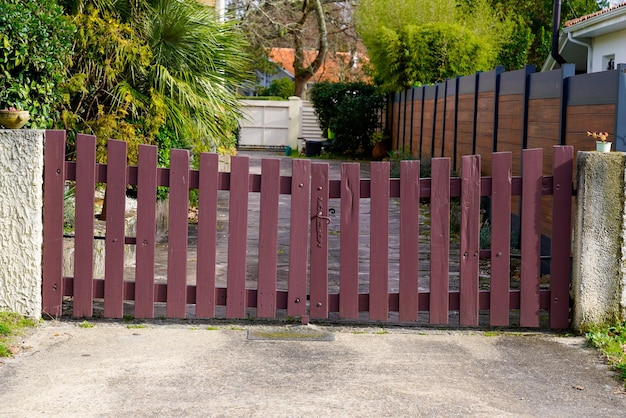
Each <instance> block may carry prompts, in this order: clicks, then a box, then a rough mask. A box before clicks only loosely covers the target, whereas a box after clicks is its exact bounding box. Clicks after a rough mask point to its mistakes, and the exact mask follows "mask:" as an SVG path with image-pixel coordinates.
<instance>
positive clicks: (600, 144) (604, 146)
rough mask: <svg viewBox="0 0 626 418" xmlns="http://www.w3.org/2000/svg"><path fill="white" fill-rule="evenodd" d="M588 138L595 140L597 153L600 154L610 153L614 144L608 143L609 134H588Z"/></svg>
mask: <svg viewBox="0 0 626 418" xmlns="http://www.w3.org/2000/svg"><path fill="white" fill-rule="evenodd" d="M587 136H590V137H592V138H595V140H596V151H598V152H610V151H611V144H612V142H609V141H607V139H608V138H609V133H608V132H587Z"/></svg>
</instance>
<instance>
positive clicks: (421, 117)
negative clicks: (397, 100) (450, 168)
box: [419, 86, 426, 159]
mask: <svg viewBox="0 0 626 418" xmlns="http://www.w3.org/2000/svg"><path fill="white" fill-rule="evenodd" d="M421 90H422V106H421V114H420V141H419V144H420V150H419V158H420V159H421V158H422V141H423V140H424V98H425V93H426V87H424V86H422V87H421Z"/></svg>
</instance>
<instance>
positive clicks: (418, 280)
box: [43, 131, 573, 329]
mask: <svg viewBox="0 0 626 418" xmlns="http://www.w3.org/2000/svg"><path fill="white" fill-rule="evenodd" d="M76 142H77V152H76V161H75V162H74V161H65V156H64V151H65V132H63V131H48V132H47V135H46V153H45V195H44V206H45V207H44V260H43V261H44V271H43V311H44V312H45V313H47V314H48V315H51V316H54V317H56V316H60V315H62V313H63V303H64V301H65V302H71V303H68V306H71V309H72V312H71V315H73V316H75V317H91V316H93V315H94V304H100V303H102V305H103V315H104V316H105V317H111V318H120V317H122V316H123V315H124V314H125V313H126V314H129V315H132V316H134V317H135V318H152V317H154V316H155V309H156V308H155V306H157V305H158V304H161V305H162V304H165V307H166V308H165V316H167V317H171V318H184V317H192V316H193V317H196V318H214V317H226V318H246V317H247V316H249V315H253V316H256V317H259V318H275V317H281V316H283V317H284V316H285V315H287V316H291V317H303V316H310V317H311V318H312V319H328V318H331V319H349V320H372V321H396V322H401V323H418V324H419V323H424V324H425V323H430V324H437V325H446V324H453V325H454V324H458V325H461V326H478V325H491V326H521V327H539V326H549V327H550V328H561V329H562V328H567V327H568V326H569V283H570V229H571V201H572V167H573V150H572V148H571V147H555V148H554V152H553V173H552V175H550V176H543V175H542V162H543V153H542V150H541V149H532V150H524V152H523V173H524V175H523V178H522V177H512V176H511V165H512V162H511V154H510V153H495V154H493V167H492V173H493V175H492V177H481V176H480V173H481V166H480V164H481V160H480V157H479V156H475V155H474V156H465V157H463V159H462V172H461V177H458V178H451V177H450V161H449V159H447V158H435V159H433V160H432V175H431V178H420V176H419V172H420V163H419V162H418V161H403V162H401V163H400V177H399V178H390V164H389V163H386V162H373V163H371V167H370V173H371V178H369V179H363V178H361V177H360V170H359V167H360V166H359V164H357V163H344V164H342V166H341V178H340V179H330V178H329V166H328V164H327V163H311V161H308V160H299V159H294V160H293V162H292V173H291V176H281V174H280V161H279V160H278V159H264V160H263V161H262V169H261V174H251V172H250V168H249V162H250V160H249V158H248V157H245V156H239V157H233V158H232V165H231V172H230V173H225V172H220V171H218V156H217V155H215V154H202V155H201V156H200V163H199V170H190V169H189V154H188V151H185V150H172V152H171V166H170V168H169V169H165V168H157V154H156V148H155V147H154V146H148V145H141V146H140V148H139V162H138V166H137V167H131V166H127V164H126V161H127V157H126V143H124V142H121V141H114V140H111V141H110V142H109V145H108V164H107V165H101V164H96V163H95V147H96V144H95V138H94V137H92V136H88V135H78V137H77V141H76ZM67 181H75V186H76V189H75V190H76V192H75V202H76V203H75V206H76V216H75V233H74V238H73V239H74V245H75V257H74V275H73V276H74V277H64V276H63V266H62V264H63V244H64V230H63V206H64V191H65V185H66V182H67ZM96 183H106V188H107V191H106V199H107V221H106V235H105V237H104V238H105V243H106V244H105V246H106V251H105V274H104V278H94V274H93V257H94V249H93V248H94V246H93V243H94V190H95V188H96ZM127 185H132V186H137V227H136V236H134V237H131V236H126V233H125V228H124V208H125V192H126V189H127ZM157 186H166V187H169V196H170V198H169V234H168V243H167V280H166V281H164V282H162V281H157V280H155V273H154V269H155V267H154V262H155V261H154V260H155V252H156V247H157V244H156V242H155V241H156V240H155V233H154V231H155V201H156V188H157ZM190 189H198V191H199V192H198V193H199V199H198V200H199V204H198V224H197V244H196V248H195V250H196V251H197V263H196V264H195V266H193V267H194V269H195V274H192V276H193V279H192V280H190V279H189V277H190V274H189V271H188V270H189V267H188V265H189V262H188V257H189V256H188V254H189V250H190V248H188V247H189V246H190V244H189V242H190V241H189V237H188V211H189V208H188V203H187V202H188V196H189V191H190ZM223 193H227V194H228V196H227V199H228V213H227V217H228V233H227V236H228V239H227V251H228V254H227V272H226V277H225V284H222V285H220V283H219V280H222V279H219V277H218V274H217V272H216V260H217V256H218V255H219V252H218V250H217V249H218V248H219V245H218V243H219V242H221V241H220V240H221V238H220V237H218V233H217V232H218V229H219V225H218V224H219V222H218V217H220V216H221V215H220V212H219V209H218V207H219V205H218V200H219V199H220V198H221V197H220V196H222V194H223ZM251 196H252V197H254V196H260V197H258V199H259V211H258V212H259V213H258V224H254V225H249V222H248V217H249V215H254V216H256V215H257V214H256V213H249V200H250V199H252V197H251ZM515 196H519V200H520V202H521V203H520V205H519V207H520V209H521V213H520V215H521V216H520V217H521V228H520V230H521V245H520V247H521V248H520V251H519V254H520V255H519V257H520V258H521V268H520V272H519V277H515V278H513V279H512V275H511V261H510V260H511V256H512V254H511V246H510V242H511V230H512V228H511V216H510V214H511V212H512V205H511V202H512V199H515ZM484 197H490V201H491V203H490V205H491V217H490V226H491V234H490V244H491V245H490V247H491V248H480V240H479V237H480V235H481V222H482V226H483V229H484V226H485V225H484V219H483V218H484V217H482V216H481V198H484ZM546 198H550V201H551V205H550V207H551V209H550V210H551V211H552V213H553V216H552V219H553V220H554V221H553V222H552V225H551V229H552V230H551V234H550V235H551V237H552V239H551V251H550V255H551V256H550V261H549V264H550V267H549V271H550V272H549V275H544V276H542V274H541V258H542V257H541V248H540V242H541V233H542V231H541V214H542V200H543V201H545V199H546ZM285 199H288V200H287V201H285ZM483 200H484V199H483ZM455 201H458V202H459V204H458V205H455V204H452V205H451V202H455ZM285 204H286V206H288V209H285ZM451 206H452V207H453V208H454V207H456V206H458V210H459V211H460V214H461V222H460V228H459V233H458V235H457V234H456V233H455V234H452V233H451V231H450V213H451V210H453V211H454V210H457V209H451ZM483 209H484V204H483ZM285 210H287V218H286V220H285V219H284V217H283V216H282V215H281V217H280V218H279V213H284V212H285ZM332 210H335V211H336V212H338V214H335V215H332V217H331V214H330V213H329V211H332ZM515 210H516V208H515V207H514V208H513V211H514V212H515ZM368 218H369V219H368ZM255 219H256V218H255ZM481 219H482V220H481ZM285 222H286V223H287V225H288V228H287V229H288V233H286V235H288V238H287V236H281V238H280V240H279V231H281V229H280V226H279V225H280V224H283V223H285ZM251 230H253V231H258V235H259V239H258V244H255V246H256V250H255V251H258V264H255V268H256V273H255V275H254V277H252V278H251V277H250V272H249V271H248V270H247V266H248V267H249V263H250V262H249V259H250V255H249V254H248V252H249V245H250V244H249V242H250V241H251V237H250V236H249V235H250V231H251ZM483 233H484V231H483ZM287 239H288V249H287V250H286V251H287V253H288V254H285V250H283V247H282V246H281V245H279V241H281V242H282V241H284V240H287ZM331 241H332V242H334V243H335V244H333V245H334V247H333V246H332V245H330V243H331ZM192 244H193V243H192ZM125 245H134V246H135V247H136V259H135V267H134V277H125V276H128V269H127V268H125V265H124V263H125V261H124V246H125ZM331 247H332V248H331ZM329 248H330V249H329ZM279 256H280V257H282V258H284V259H285V260H286V261H284V263H282V261H280V260H278V257H279ZM282 258H281V260H282ZM330 259H338V263H339V268H338V271H337V272H333V268H332V266H331V264H332V262H330V261H329V260H330ZM481 260H483V261H481ZM255 263H256V262H255ZM279 264H280V265H281V268H280V269H279V268H278V266H279ZM283 264H286V265H285V266H284V267H282V266H283ZM364 265H366V266H367V267H364ZM457 266H458V269H457ZM484 266H488V272H489V274H488V275H485V274H484V272H483V269H484ZM283 270H286V272H285V271H283ZM457 270H458V271H457ZM283 273H284V274H283ZM329 274H330V275H331V276H332V278H331V279H329ZM336 276H338V277H336ZM218 279H219V280H218ZM546 280H547V282H546ZM94 301H95V302H94ZM125 309H126V311H125ZM129 309H130V312H129Z"/></svg>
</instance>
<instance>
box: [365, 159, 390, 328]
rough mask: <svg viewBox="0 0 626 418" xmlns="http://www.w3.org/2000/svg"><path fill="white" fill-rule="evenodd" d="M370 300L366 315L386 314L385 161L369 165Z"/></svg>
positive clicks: (382, 317)
mask: <svg viewBox="0 0 626 418" xmlns="http://www.w3.org/2000/svg"><path fill="white" fill-rule="evenodd" d="M370 172H371V180H370V185H371V187H370V196H371V197H370V206H371V208H370V300H369V318H370V319H371V320H374V321H386V320H387V319H388V317H389V164H388V163H380V162H373V163H371V165H370Z"/></svg>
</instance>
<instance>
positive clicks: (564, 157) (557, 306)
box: [550, 146, 574, 329]
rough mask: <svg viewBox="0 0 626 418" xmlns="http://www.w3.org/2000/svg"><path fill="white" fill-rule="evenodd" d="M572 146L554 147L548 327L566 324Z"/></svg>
mask: <svg viewBox="0 0 626 418" xmlns="http://www.w3.org/2000/svg"><path fill="white" fill-rule="evenodd" d="M573 166H574V148H573V147H571V146H558V147H554V154H553V175H554V183H553V190H554V191H553V195H554V196H553V197H552V240H551V245H552V250H551V254H552V259H551V262H550V328H558V329H565V328H568V327H569V284H570V277H571V264H570V243H571V227H572V219H571V218H572V190H571V185H572V170H573Z"/></svg>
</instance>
